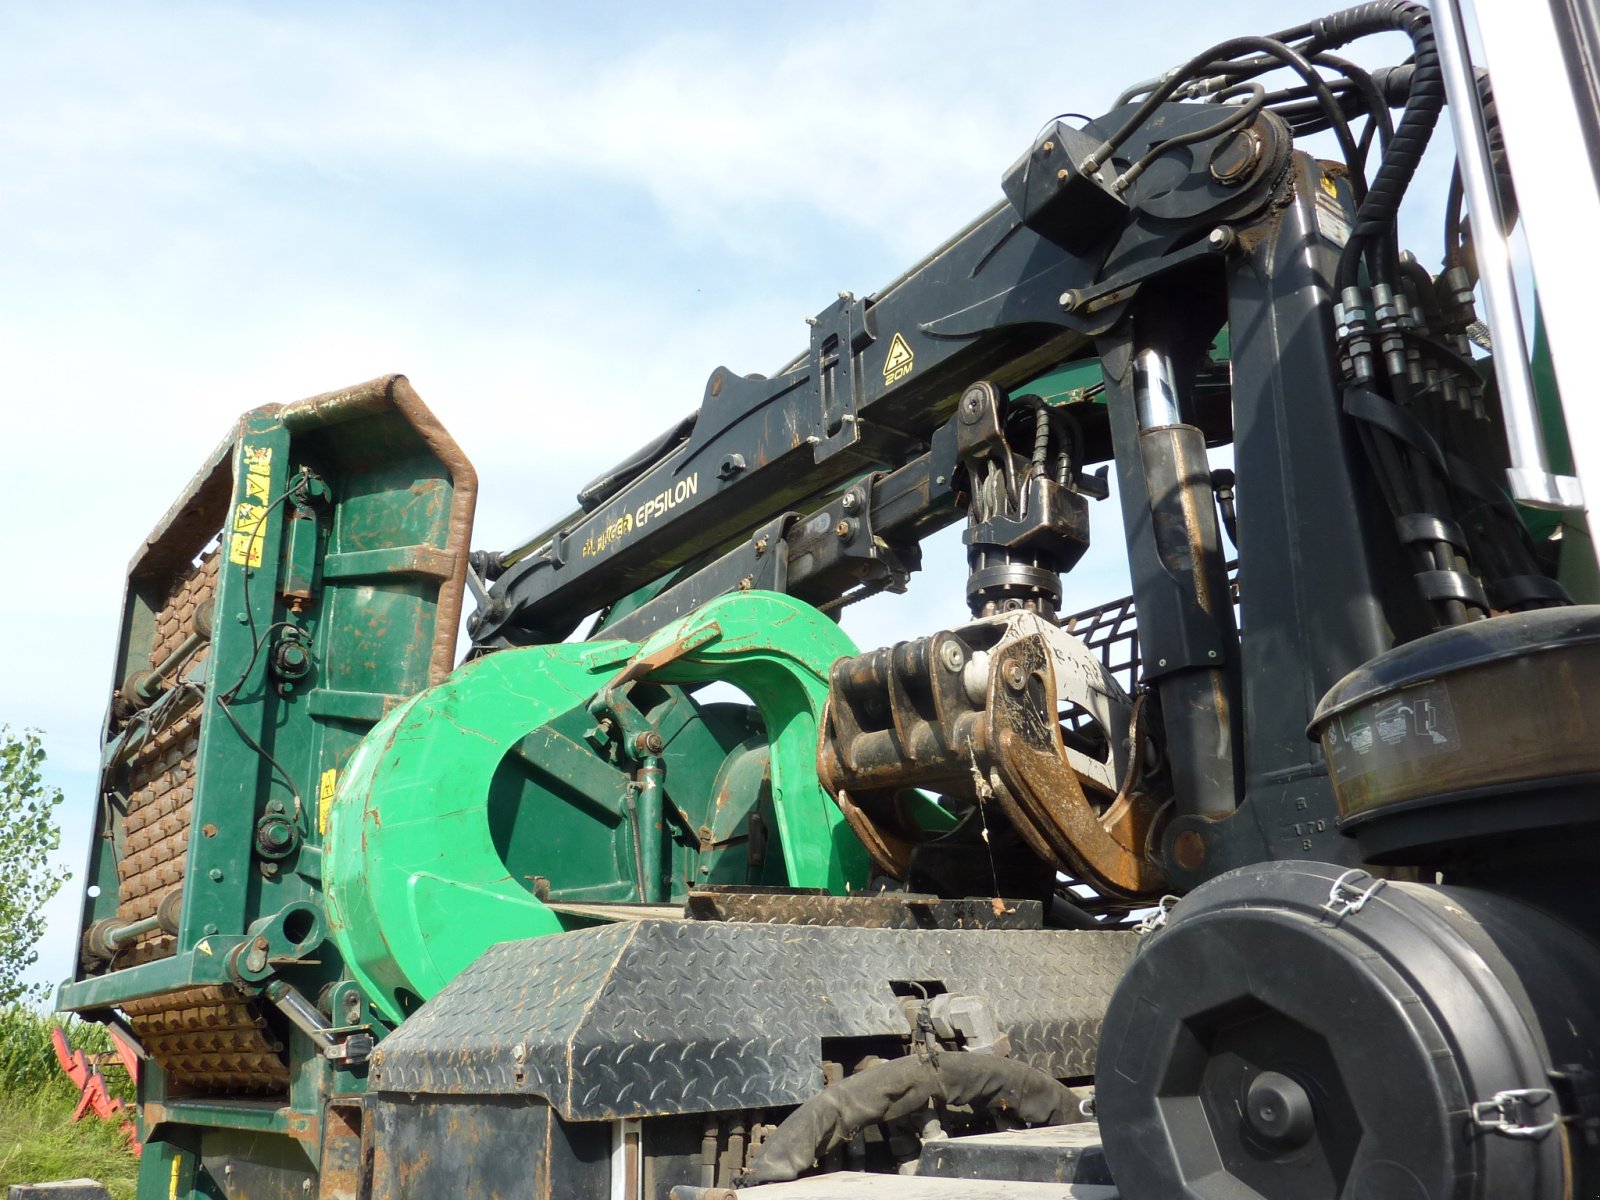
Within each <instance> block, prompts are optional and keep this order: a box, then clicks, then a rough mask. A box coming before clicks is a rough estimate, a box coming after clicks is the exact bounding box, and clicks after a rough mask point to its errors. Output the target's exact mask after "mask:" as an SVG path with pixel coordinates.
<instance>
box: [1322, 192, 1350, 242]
mask: <svg viewBox="0 0 1600 1200" xmlns="http://www.w3.org/2000/svg"><path fill="white" fill-rule="evenodd" d="M1316 212H1317V232H1319V233H1320V234H1322V236H1323V237H1325V238H1327V239H1328V240H1329V241H1330V242H1332V243H1333V244H1334V245H1335V246H1343V245H1344V244H1345V243H1346V242H1348V241H1349V240H1350V218H1349V217H1348V216H1347V215H1346V214H1345V210H1344V205H1342V204H1340V203H1339V189H1338V188H1337V187H1335V186H1334V183H1333V180H1331V179H1329V178H1328V177H1327V176H1326V175H1324V176H1323V177H1322V190H1321V191H1320V192H1318V193H1317V195H1316Z"/></svg>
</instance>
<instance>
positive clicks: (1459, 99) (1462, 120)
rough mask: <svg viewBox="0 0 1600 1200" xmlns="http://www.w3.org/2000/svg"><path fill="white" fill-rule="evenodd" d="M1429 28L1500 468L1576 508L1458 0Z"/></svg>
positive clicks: (1524, 496)
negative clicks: (1540, 372) (1544, 418)
mask: <svg viewBox="0 0 1600 1200" xmlns="http://www.w3.org/2000/svg"><path fill="white" fill-rule="evenodd" d="M1432 8H1433V28H1434V35H1435V37H1436V39H1437V41H1438V47H1439V65H1440V68H1441V69H1442V70H1443V73H1444V88H1445V95H1446V97H1447V98H1448V99H1449V101H1450V124H1451V128H1452V129H1453V131H1454V133H1455V139H1456V155H1457V157H1458V158H1459V160H1460V164H1461V181H1462V185H1463V188H1464V189H1465V191H1466V197H1467V208H1468V210H1469V211H1470V212H1471V213H1472V242H1473V248H1474V249H1475V250H1476V252H1477V260H1478V272H1479V278H1480V281H1481V282H1482V284H1483V299H1484V306H1485V308H1486V309H1487V310H1488V316H1489V324H1490V326H1491V328H1492V330H1493V333H1494V339H1495V353H1494V375H1495V382H1496V383H1498V384H1499V387H1500V408H1501V411H1502V413H1503V414H1504V416H1505V429H1506V445H1507V448H1508V449H1509V450H1510V454H1511V466H1510V469H1509V470H1508V471H1507V472H1506V475H1507V477H1508V478H1509V480H1510V483H1511V494H1512V495H1513V496H1514V497H1516V499H1518V500H1519V501H1521V502H1522V503H1524V504H1529V505H1532V506H1534V507H1535V508H1556V509H1568V508H1582V507H1583V489H1582V488H1581V486H1580V485H1579V483H1578V480H1577V479H1576V478H1575V477H1573V476H1570V475H1557V474H1555V473H1554V472H1553V471H1552V470H1551V469H1550V455H1549V451H1548V450H1547V449H1546V447H1545V444H1544V429H1543V427H1542V426H1541V425H1540V423H1539V402H1538V398H1537V396H1536V394H1535V392H1534V388H1533V373H1532V370H1531V369H1530V367H1529V365H1528V346H1527V341H1526V339H1525V337H1524V335H1523V329H1522V313H1521V310H1520V307H1519V305H1518V303H1517V289H1516V281H1515V279H1514V278H1513V276H1512V271H1511V255H1510V251H1509V249H1508V247H1507V245H1506V237H1505V214H1504V212H1503V210H1502V209H1501V206H1500V197H1499V194H1498V192H1497V191H1496V189H1495V183H1494V162H1493V160H1492V159H1491V157H1490V154H1489V139H1488V135H1487V133H1486V132H1485V129H1484V121H1483V110H1482V108H1481V106H1480V102H1479V96H1478V88H1477V85H1476V82H1475V79H1474V76H1473V72H1472V60H1471V58H1470V55H1469V52H1468V46H1467V34H1466V27H1465V25H1464V24H1463V22H1462V19H1461V5H1460V0H1434V4H1433V6H1432Z"/></svg>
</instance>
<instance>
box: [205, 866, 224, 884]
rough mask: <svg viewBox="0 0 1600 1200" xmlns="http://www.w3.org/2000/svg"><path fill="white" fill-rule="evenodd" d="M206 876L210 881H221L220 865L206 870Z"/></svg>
mask: <svg viewBox="0 0 1600 1200" xmlns="http://www.w3.org/2000/svg"><path fill="white" fill-rule="evenodd" d="M206 878H208V879H209V880H211V882H212V883H221V882H222V868H221V867H212V868H211V870H209V871H207V872H206Z"/></svg>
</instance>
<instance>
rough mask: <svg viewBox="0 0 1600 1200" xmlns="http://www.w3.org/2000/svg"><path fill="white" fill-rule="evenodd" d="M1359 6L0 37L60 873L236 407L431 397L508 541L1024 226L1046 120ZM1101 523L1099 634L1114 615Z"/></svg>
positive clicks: (3, 307) (541, 20)
mask: <svg viewBox="0 0 1600 1200" xmlns="http://www.w3.org/2000/svg"><path fill="white" fill-rule="evenodd" d="M1331 7H1337V5H1336V4H1321V3H1314V4H1306V3H1302V2H1298V0H1297V2H1294V3H1265V2H1252V3H1244V2H1235V3H1226V2H1224V3H1215V2H1213V3H1208V4H1206V5H1204V6H1203V7H1202V6H1198V5H1196V4H1194V3H1192V2H1190V3H1167V2H1158V3H1138V4H1125V5H1122V6H1120V7H1118V6H1111V7H1108V6H1104V5H1092V6H1091V5H1087V4H1075V3H1069V2H1066V0H1055V2H1053V3H1022V2H1015V3H1007V2H1000V3H986V4H983V5H981V6H980V5H977V4H954V3H909V2H904V3H883V4H876V5H859V4H858V5H846V4H836V3H819V4H809V5H799V4H777V3H772V4H748V3H747V4H733V3H718V4H712V3H703V4H693V5H691V4H656V5H650V4H643V3H638V4H621V3H591V4H586V5H568V6H557V5H553V4H552V5H536V4H523V5H512V4H450V5H442V4H441V5H420V4H394V3H386V4H346V5H320V4H317V5H313V4H287V3H286V4H273V5H266V4H260V5H254V6H251V5H243V4H235V5H224V4H216V5H207V6H199V5H187V4H182V3H171V4H159V5H156V4H115V5H112V4H106V5H94V4H81V5H33V6H25V5H9V6H6V7H5V8H4V10H0V104H3V112H4V118H3V120H0V159H3V161H4V163H5V169H4V171H0V279H3V281H4V285H3V286H0V362H3V363H4V374H3V375H0V417H3V423H0V476H3V478H4V479H5V480H6V484H7V490H8V493H9V495H10V498H11V501H12V503H11V505H10V506H9V508H10V514H9V516H10V519H9V520H8V521H7V522H6V526H5V528H6V532H5V533H4V535H0V536H3V539H4V541H3V546H0V553H3V559H0V561H4V563H5V570H6V579H7V585H8V586H6V587H5V588H3V589H0V631H3V634H0V637H3V639H4V640H3V645H4V649H5V654H4V659H3V661H4V663H5V666H4V668H3V673H0V723H9V724H11V725H13V726H35V727H38V728H41V729H42V730H44V732H45V736H46V747H47V749H48V751H49V754H50V758H51V765H50V776H51V778H52V780H53V781H54V782H55V783H57V784H58V785H59V786H61V787H62V788H63V789H65V791H66V793H67V803H66V806H65V809H64V818H65V819H64V828H65V846H64V849H63V858H64V860H65V861H67V862H68V863H69V864H70V865H72V866H73V867H74V868H76V867H77V866H78V864H79V863H80V862H81V861H82V857H83V854H84V845H85V839H86V836H87V820H88V813H89V808H90V801H91V799H92V786H93V767H94V764H95V762H96V758H97V739H98V727H99V722H100V720H101V717H102V715H103V712H104V708H105V701H106V695H107V690H108V687H109V685H110V682H111V681H110V679H109V672H110V664H111V657H112V652H113V649H114V636H115V625H116V620H117V615H118V608H119V598H120V595H121V587H122V573H123V570H124V567H125V565H126V563H127V560H128V558H129V557H130V555H131V554H132V552H133V551H134V549H135V548H136V547H137V545H138V544H139V542H140V540H141V539H142V537H143V536H144V534H145V533H146V532H147V531H148V530H149V529H150V527H151V526H152V525H153V524H154V523H155V521H156V519H157V518H158V517H159V516H160V515H161V513H162V512H163V511H164V510H165V508H166V506H167V504H168V503H169V502H170V500H171V499H172V497H173V496H174V495H175V494H176V493H177V492H178V491H179V489H180V488H181V487H182V486H183V483H184V482H185V480H186V479H187V478H188V476H189V475H190V473H191V472H192V471H193V470H194V469H195V468H196V467H197V466H198V465H199V463H200V462H201V460H202V459H203V458H204V456H205V455H206V453H207V452H208V451H209V450H210V449H211V448H212V446H214V445H215V444H216V442H217V440H218V439H219V438H220V437H221V436H222V435H223V433H224V432H225V431H226V430H227V428H228V427H229V425H230V424H231V422H232V420H233V418H234V417H235V416H236V415H237V414H238V413H239V412H241V411H243V410H244V409H247V408H251V407H254V406H256V405H259V404H265V403H273V402H286V401H291V400H294V399H298V398H300V397H302V396H306V395H311V394H314V393H317V392H322V391H326V390H329V389H331V388H335V387H340V386H344V385H347V384H350V383H354V382H357V381H360V380H364V379H368V378H371V377H372V376H375V375H379V374H382V373H385V372H389V371H401V372H404V373H406V374H408V375H409V376H410V377H411V380H412V382H413V383H414V384H415V385H416V387H417V389H418V390H419V392H420V393H421V395H422V396H423V398H424V400H426V401H427V403H428V404H429V405H430V406H431V407H432V408H433V409H434V411H435V412H436V413H437V414H438V416H439V417H440V418H441V419H442V420H443V421H444V423H445V424H446V425H447V426H448V427H449V428H450V429H451V431H452V432H453V433H454V434H455V436H456V438H457V440H458V441H459V442H460V443H461V444H462V445H463V447H464V448H465V449H466V451H467V453H468V454H469V456H471V457H472V459H473V460H474V462H475V463H476V465H477V467H478V470H479V475H480V478H481V481H482V495H483V498H482V502H481V504H480V508H479V518H478V527H477V534H476V537H475V539H474V541H475V543H476V544H477V545H478V546H481V547H486V548H498V547H504V546H508V545H511V544H514V543H516V542H517V541H519V540H520V539H521V538H522V537H523V536H525V535H526V534H528V533H530V532H532V531H533V530H535V529H536V528H539V527H541V526H542V525H543V524H544V523H545V522H546V521H547V520H548V519H550V518H552V517H554V516H556V515H559V514H560V513H561V512H563V511H566V509H567V508H568V507H569V506H570V499H571V496H572V494H573V492H574V491H575V489H576V488H577V487H579V486H580V485H581V484H582V483H584V482H585V481H587V480H588V479H589V478H591V477H592V476H594V475H596V474H598V473H599V472H600V471H601V470H603V469H604V468H605V467H607V466H609V465H610V464H611V463H612V462H613V461H614V460H615V459H617V458H618V457H620V455H622V454H624V453H626V452H627V451H629V450H631V449H633V447H634V446H635V445H637V444H638V443H640V442H642V441H643V440H645V438H646V437H648V436H649V435H651V434H654V433H655V432H656V431H658V430H659V429H661V428H663V427H665V426H666V425H668V424H670V423H671V422H672V421H674V420H676V419H677V418H678V417H679V416H681V415H682V414H683V413H684V412H686V411H688V410H689V409H690V408H692V407H693V406H694V405H695V404H696V403H698V400H699V397H700V394H701V390H702V388H703V385H704V381H705V379H706V377H707V376H708V375H709V373H710V371H711V370H712V368H714V367H716V366H718V365H722V364H725V365H727V366H729V367H731V368H733V369H734V370H737V371H740V372H741V373H743V372H750V371H770V370H772V369H774V368H776V367H777V366H779V365H780V364H781V363H783V362H784V361H786V360H787V359H788V358H789V357H790V356H791V355H793V354H794V353H795V352H796V351H797V350H799V349H800V348H801V347H802V346H803V345H804V344H805V332H806V331H805V326H804V325H803V323H802V321H803V318H804V317H805V316H806V315H808V314H811V313H814V312H816V311H818V310H820V309H821V308H823V307H824V306H825V305H826V304H827V303H828V302H829V301H830V300H831V299H832V297H833V296H834V294H835V292H837V291H839V290H841V289H849V290H852V291H856V292H858V293H862V294H865V293H867V292H870V291H872V290H873V289H874V288H875V287H878V286H879V285H881V284H883V283H885V282H887V281H888V280H889V279H891V278H892V277H893V276H895V275H896V274H897V273H898V272H899V271H900V270H901V269H902V268H903V267H904V266H906V265H908V264H909V263H910V262H912V261H913V260H914V259H916V258H917V257H918V256H919V255H920V254H921V253H922V252H924V251H926V250H928V249H931V248H932V247H933V246H934V245H936V244H937V243H938V242H939V241H940V240H942V238H943V237H944V236H946V235H947V234H948V233H950V232H952V231H953V230H954V229H956V228H957V227H959V226H960V225H961V224H963V223H964V222H965V221H966V220H967V219H968V218H970V217H971V216H973V215H975V214H976V213H977V212H979V211H980V210H981V209H983V208H984V207H986V206H987V205H988V204H990V203H991V202H992V201H993V200H995V199H996V198H998V196H999V188H998V181H999V178H1000V174H1001V172H1002V171H1003V170H1004V169H1005V167H1006V166H1007V165H1008V164H1009V163H1010V162H1011V161H1012V160H1013V159H1014V158H1015V157H1016V155H1017V154H1018V153H1020V152H1021V151H1022V150H1023V149H1024V148H1025V147H1026V146H1027V145H1028V144H1029V142H1030V140H1031V138H1032V137H1033V134H1034V132H1035V131H1036V130H1037V129H1038V128H1039V126H1040V125H1041V124H1042V123H1043V122H1044V121H1045V120H1046V119H1048V118H1049V117H1051V116H1052V115H1053V114H1055V113H1057V112H1060V111H1063V110H1078V111H1086V112H1096V111H1099V110H1101V109H1103V108H1104V107H1105V106H1106V105H1107V104H1109V102H1110V101H1111V99H1112V98H1113V97H1114V96H1115V95H1116V93H1117V92H1118V91H1120V90H1121V88H1122V87H1123V86H1124V85H1125V84H1126V83H1128V82H1131V81H1133V80H1136V79H1142V78H1145V77H1147V76H1149V75H1152V74H1155V73H1157V72H1158V71H1160V70H1162V69H1163V68H1165V67H1167V66H1169V65H1171V64H1172V63H1174V62H1176V61H1179V60H1181V59H1183V58H1186V57H1188V56H1189V55H1190V54H1191V53H1193V52H1195V51H1196V50H1198V49H1200V48H1202V47H1203V45H1204V44H1206V43H1208V42H1211V41H1216V40H1219V39H1220V38H1222V37H1225V36H1229V35H1231V34H1235V33H1245V32H1267V31H1270V30H1272V29H1274V28H1278V27H1281V26H1283V25H1286V24H1289V23H1292V22H1293V21H1294V20H1296V19H1300V18H1303V17H1307V16H1313V15H1317V14H1319V13H1321V12H1323V11H1326V10H1327V9H1328V8H1331ZM1198 14H1203V16H1204V20H1203V22H1202V21H1200V20H1197V19H1196V17H1197V15H1198ZM1424 207H1431V206H1426V205H1424ZM1428 219H1429V221H1432V220H1433V218H1432V216H1431V212H1430V215H1429V218H1428ZM1436 240H1437V238H1436V237H1435V241H1436ZM1097 512H1098V514H1100V515H1099V516H1098V519H1097V536H1098V537H1099V539H1100V541H1099V544H1098V546H1097V549H1096V551H1094V552H1093V553H1092V557H1091V558H1090V559H1089V560H1087V561H1086V563H1085V564H1084V566H1082V567H1081V568H1080V569H1079V570H1078V571H1077V572H1076V573H1075V574H1074V575H1073V577H1072V578H1071V580H1070V581H1069V598H1068V602H1067V603H1068V605H1069V606H1071V607H1083V606H1087V605H1088V604H1090V603H1094V602H1096V601H1098V600H1101V599H1104V598H1107V597H1109V596H1111V595H1114V594H1120V593H1121V591H1122V590H1123V588H1122V584H1121V582H1120V580H1119V578H1118V575H1119V568H1118V563H1117V555H1116V553H1115V551H1116V548H1117V544H1118V542H1119V541H1120V532H1119V530H1118V527H1117V524H1116V519H1115V514H1114V512H1113V511H1112V510H1111V509H1110V508H1109V507H1103V508H1101V509H1099V510H1097ZM928 558H929V569H928V571H927V572H926V574H925V575H924V576H923V577H921V578H920V579H919V581H918V583H917V584H914V586H913V592H912V595H910V596H908V597H905V598H885V599H884V600H883V601H875V602H873V603H872V604H869V605H862V606H858V608H856V609H853V610H851V612H850V614H849V618H848V620H847V622H846V627H847V629H849V630H850V632H851V633H852V634H853V635H854V636H855V637H856V639H857V641H858V642H859V643H860V644H862V645H864V646H867V645H878V644H882V643H884V642H887V641H892V640H895V639H897V638H900V637H905V636H911V635H914V634H917V633H922V632H928V631H931V630H933V629H935V628H938V627H940V626H941V625H944V624H948V623H950V622H953V621H955V620H959V619H960V618H961V616H962V615H963V613H964V606H963V604H962V601H961V594H962V593H961V578H962V574H963V572H962V567H961V562H960V547H959V543H958V542H957V541H956V540H955V539H954V538H953V537H952V536H950V535H948V534H947V535H945V536H943V537H941V538H940V539H937V540H936V541H935V542H934V543H933V544H931V545H930V547H929V552H928ZM77 888H78V885H77V884H76V883H72V884H69V885H68V886H67V888H66V889H64V891H63V893H62V895H61V897H59V898H58V900H57V901H56V902H55V903H54V904H53V905H52V907H51V910H50V916H51V920H52V926H51V932H50V934H49V935H48V936H47V938H46V941H45V943H44V945H43V947H42V960H41V963H40V966H39V969H38V977H39V978H41V979H46V980H49V981H51V982H55V981H58V980H59V979H61V978H62V977H63V976H64V975H65V974H66V973H67V972H68V971H69V970H70V964H71V954H72V949H71V947H72V941H73V938H74V937H75V921H76V912H77V905H78V891H77Z"/></svg>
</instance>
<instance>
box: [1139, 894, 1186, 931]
mask: <svg viewBox="0 0 1600 1200" xmlns="http://www.w3.org/2000/svg"><path fill="white" fill-rule="evenodd" d="M1177 903H1178V897H1177V896H1163V897H1161V899H1160V900H1159V901H1158V902H1157V904H1156V906H1155V907H1154V908H1153V909H1151V910H1150V911H1149V912H1147V913H1145V915H1144V918H1143V919H1142V920H1141V921H1140V922H1139V923H1138V924H1137V925H1135V926H1134V927H1133V931H1134V932H1135V933H1137V934H1138V935H1139V936H1140V937H1144V936H1145V935H1146V934H1151V933H1154V932H1155V931H1156V930H1158V929H1160V928H1162V927H1163V926H1164V925H1166V923H1167V916H1168V914H1169V913H1171V912H1172V908H1173V906H1174V905H1175V904H1177Z"/></svg>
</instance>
